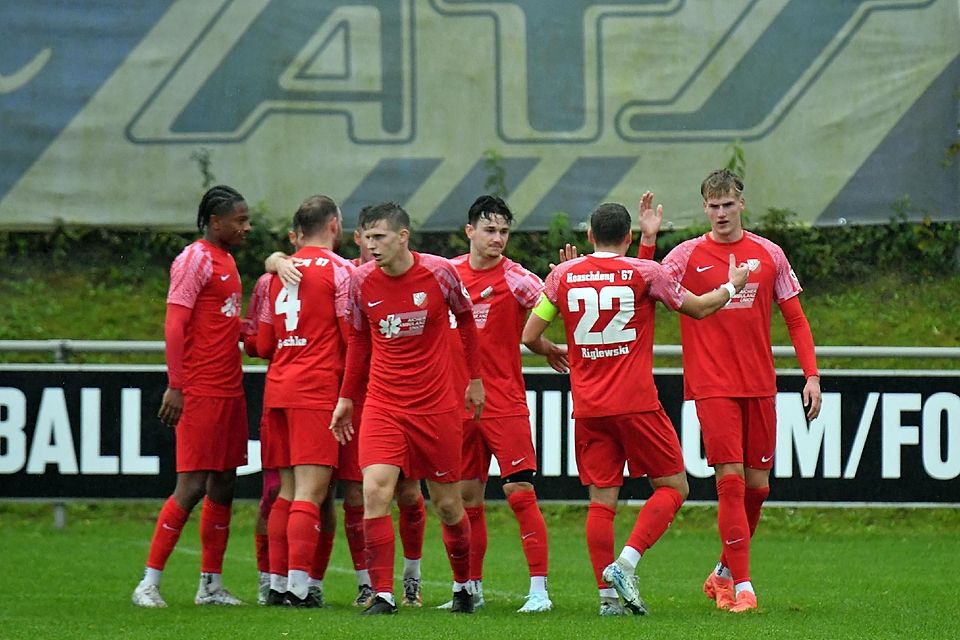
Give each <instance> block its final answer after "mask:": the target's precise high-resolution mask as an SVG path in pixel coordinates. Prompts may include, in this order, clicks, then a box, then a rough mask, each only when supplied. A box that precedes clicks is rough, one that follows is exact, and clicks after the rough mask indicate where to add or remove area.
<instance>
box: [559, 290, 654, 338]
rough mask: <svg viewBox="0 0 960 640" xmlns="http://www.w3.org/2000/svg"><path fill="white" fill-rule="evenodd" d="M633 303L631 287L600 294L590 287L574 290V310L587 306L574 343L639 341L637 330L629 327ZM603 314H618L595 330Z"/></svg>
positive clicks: (570, 298)
mask: <svg viewBox="0 0 960 640" xmlns="http://www.w3.org/2000/svg"><path fill="white" fill-rule="evenodd" d="M614 301H617V303H618V304H617V303H615V302H614ZM633 302H634V297H633V289H631V288H630V287H618V286H612V287H603V288H602V289H600V290H599V291H597V290H596V289H592V288H590V287H577V288H575V289H570V291H568V292H567V306H568V307H570V311H573V312H575V313H576V312H579V311H580V310H581V303H583V307H582V310H583V316H581V317H580V322H578V323H577V327H576V328H575V329H574V330H573V341H574V342H575V343H577V344H581V345H587V344H619V343H621V342H633V341H634V340H636V339H637V330H636V329H627V328H626V326H627V323H628V322H630V320H631V318H633V312H634V306H633ZM601 311H616V312H617V313H616V315H614V316H613V318H611V319H610V322H608V323H607V325H606V326H605V327H603V328H602V329H601V330H600V331H594V330H593V329H594V326H595V325H596V324H597V321H598V320H599V319H600V312H601Z"/></svg>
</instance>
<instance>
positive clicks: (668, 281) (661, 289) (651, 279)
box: [634, 260, 686, 311]
mask: <svg viewBox="0 0 960 640" xmlns="http://www.w3.org/2000/svg"><path fill="white" fill-rule="evenodd" d="M634 268H635V269H636V270H637V271H638V272H639V273H640V275H641V276H642V277H643V279H644V280H646V282H647V286H648V287H649V289H648V292H649V295H650V297H651V298H653V299H654V300H659V301H660V302H662V303H663V304H665V305H666V306H667V308H668V309H670V310H672V311H676V310H677V309H679V308H680V305H681V304H683V295H684V293H686V289H684V288H683V287H682V286H680V280H679V279H676V278H674V277H673V276H672V275H671V273H670V271H669V270H668V269H667V268H666V267H665V266H663V265H660V264H657V263H656V262H653V261H651V260H635V261H634Z"/></svg>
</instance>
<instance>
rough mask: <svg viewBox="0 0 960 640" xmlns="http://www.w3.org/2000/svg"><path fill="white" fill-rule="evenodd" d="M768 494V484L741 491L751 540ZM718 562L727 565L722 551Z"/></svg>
mask: <svg viewBox="0 0 960 640" xmlns="http://www.w3.org/2000/svg"><path fill="white" fill-rule="evenodd" d="M769 495H770V486H769V485H767V486H766V487H760V488H759V489H751V488H750V487H747V488H746V489H745V490H744V492H743V508H744V510H745V511H746V513H747V525H749V527H750V539H751V540H752V539H753V534H754V533H756V532H757V525H758V524H760V510H761V509H762V508H763V503H764V501H765V500H766V499H767V496H769ZM720 564H722V565H723V566H725V567H726V566H727V557H726V555H725V554H724V553H723V552H721V553H720Z"/></svg>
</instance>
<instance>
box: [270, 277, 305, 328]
mask: <svg viewBox="0 0 960 640" xmlns="http://www.w3.org/2000/svg"><path fill="white" fill-rule="evenodd" d="M299 296H300V285H299V284H295V285H292V286H291V285H286V286H284V287H283V289H280V293H278V294H277V299H276V301H275V302H274V303H273V312H274V313H275V314H277V315H278V316H283V317H284V318H283V326H284V327H285V328H286V330H287V331H295V330H296V329H297V324H299V323H300V297H299Z"/></svg>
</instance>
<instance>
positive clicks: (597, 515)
mask: <svg viewBox="0 0 960 640" xmlns="http://www.w3.org/2000/svg"><path fill="white" fill-rule="evenodd" d="M616 515H617V512H616V510H614V509H611V508H610V507H608V506H607V505H605V504H600V503H599V502H591V503H590V506H589V507H588V508H587V551H589V553H590V564H592V565H593V575H594V577H596V579H597V588H598V589H606V588H607V583H606V582H604V581H603V570H604V569H605V568H606V566H607V565H608V564H610V563H611V562H613V518H614V517H615V516H616Z"/></svg>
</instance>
